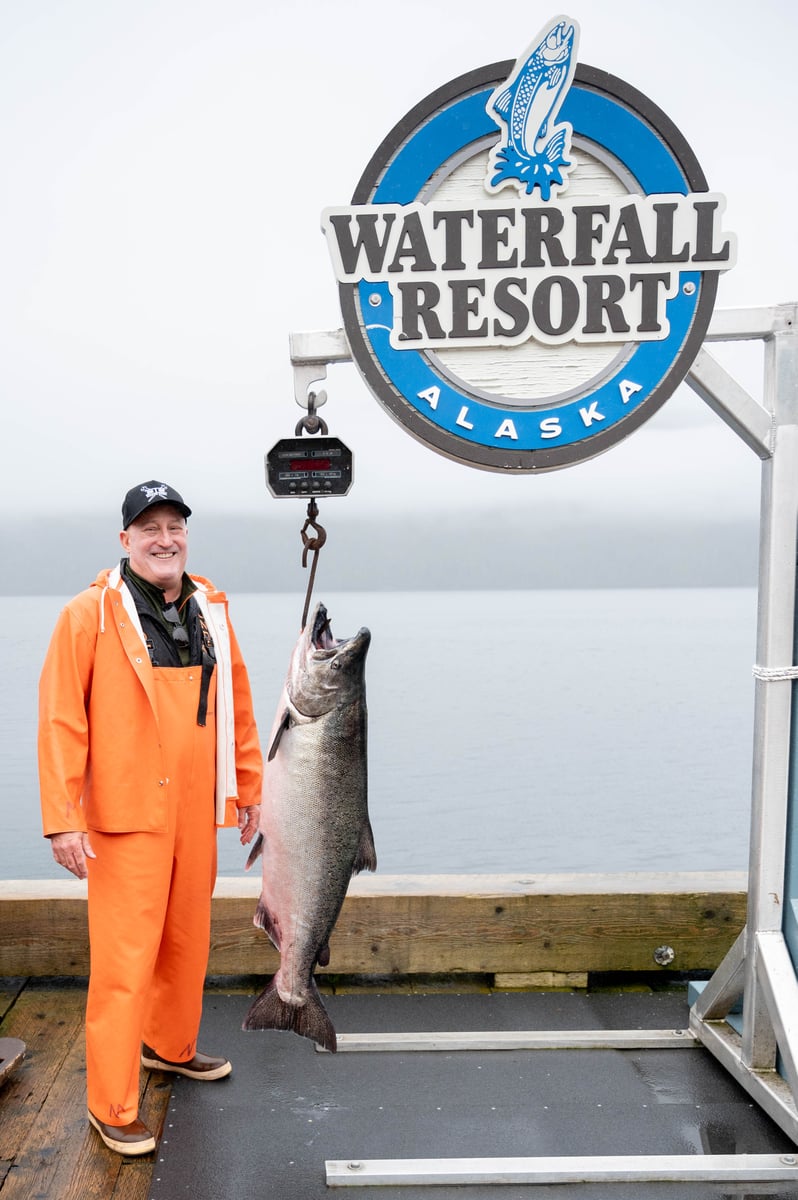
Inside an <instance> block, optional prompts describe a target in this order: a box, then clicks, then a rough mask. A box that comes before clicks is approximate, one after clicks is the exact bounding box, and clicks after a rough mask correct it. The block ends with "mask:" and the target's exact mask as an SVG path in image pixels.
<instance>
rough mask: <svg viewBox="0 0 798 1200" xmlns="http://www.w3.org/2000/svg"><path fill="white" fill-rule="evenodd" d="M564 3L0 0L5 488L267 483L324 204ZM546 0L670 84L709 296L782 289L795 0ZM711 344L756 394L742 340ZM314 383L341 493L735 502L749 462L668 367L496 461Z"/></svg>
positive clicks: (641, 507)
mask: <svg viewBox="0 0 798 1200" xmlns="http://www.w3.org/2000/svg"><path fill="white" fill-rule="evenodd" d="M557 11H558V10H557V9H556V8H554V7H552V6H551V5H549V4H541V3H529V0H505V2H504V3H503V4H502V5H500V6H496V5H486V4H484V3H478V2H477V0H420V2H414V0H405V2H404V3H403V4H402V5H400V6H394V7H393V8H386V7H384V6H378V5H375V4H373V3H368V2H359V0H336V2H335V3H328V2H327V0H292V2H291V3H274V2H266V0H204V2H203V0H137V2H136V3H135V4H116V3H108V2H107V0H70V2H69V3H63V2H55V0H50V2H48V0H26V2H25V3H24V4H22V3H15V4H10V3H7V4H5V5H3V6H2V7H0V153H1V154H2V161H3V165H4V175H5V186H4V188H3V189H2V191H0V238H1V239H2V248H1V250H0V258H1V260H2V271H0V388H1V389H2V399H3V410H2V411H3V417H4V431H3V441H2V445H3V470H2V473H0V499H1V500H2V508H3V512H4V513H5V514H9V513H14V512H16V511H19V510H20V509H25V510H27V511H28V512H31V513H34V514H36V513H41V514H52V513H54V512H71V511H86V512H88V511H91V512H98V511H105V510H111V511H113V512H114V513H116V512H117V510H118V507H119V502H120V499H121V493H122V492H123V491H124V490H125V489H126V488H127V487H128V486H130V485H131V484H133V483H136V482H139V481H140V480H142V479H145V478H149V477H150V476H152V475H154V476H156V477H161V478H166V479H168V480H169V481H170V482H172V483H173V484H174V485H175V486H177V487H178V488H180V490H181V491H183V493H184V495H185V496H186V498H187V499H188V500H189V503H190V504H192V506H194V508H195V510H197V511H198V512H199V511H202V509H205V510H208V511H213V512H216V513H233V512H251V513H255V512H261V513H262V512H264V511H268V508H269V506H270V505H272V506H276V505H277V504H278V502H277V501H273V500H271V498H270V497H269V496H268V494H267V492H266V489H265V486H264V480H263V463H262V456H263V452H264V450H265V449H267V448H268V447H269V446H270V445H271V444H272V443H273V442H274V441H275V440H277V438H278V437H282V436H288V435H290V434H291V433H293V427H294V424H295V422H296V420H297V419H298V416H299V415H300V411H299V409H298V408H297V406H296V405H295V403H294V401H293V398H292V375H291V370H290V364H289V359H288V334H289V332H290V331H292V330H293V331H295V330H309V329H334V328H336V327H338V326H339V325H340V324H341V319H340V315H339V312H338V306H337V293H336V288H335V284H334V280H333V274H332V269H331V266H330V263H329V259H328V255H327V250H326V246H325V243H324V239H323V237H322V235H321V233H320V229H319V217H320V213H321V210H322V209H323V208H324V207H325V206H327V205H334V204H341V203H346V202H347V201H348V200H349V198H350V196H351V194H352V190H353V188H354V186H355V184H356V182H357V180H358V178H359V176H360V174H361V172H362V170H363V168H364V166H365V165H366V163H367V162H368V160H369V159H370V157H371V155H372V153H373V152H374V150H375V149H376V148H377V146H378V145H379V143H380V141H381V140H382V138H383V137H384V136H385V135H386V134H387V133H388V132H389V131H390V130H391V128H392V127H393V125H394V124H395V123H396V121H397V120H398V119H399V118H400V117H402V116H403V115H404V114H405V113H406V112H407V111H408V110H409V109H410V108H412V107H413V106H414V105H415V104H416V103H417V102H418V101H419V100H421V99H423V97H424V96H426V95H427V94H428V93H429V92H430V91H432V90H433V89H435V88H436V87H438V86H439V85H441V84H443V83H445V82H447V81H448V80H450V79H452V78H454V77H455V76H457V75H459V74H462V73H463V72H465V71H467V70H470V69H472V68H476V67H479V66H482V65H485V64H487V63H490V62H494V61H497V60H501V59H512V58H515V57H516V56H517V55H519V54H520V53H521V52H522V51H523V50H524V49H525V48H526V46H527V45H528V44H529V42H530V40H531V38H532V37H533V36H534V35H535V33H536V32H537V30H538V29H539V28H540V27H541V26H542V24H543V22H544V21H546V20H547V19H548V18H550V17H552V16H553V15H555V14H556V13H557ZM565 11H567V12H568V13H569V14H570V15H572V16H574V17H575V18H576V19H577V20H578V21H579V22H580V25H581V45H580V53H579V58H580V61H581V62H584V63H588V64H590V65H592V66H596V67H601V68H604V69H606V70H608V71H609V72H611V73H612V74H614V75H617V76H619V77H620V78H622V79H624V80H626V81H627V82H629V83H631V84H632V85H634V86H635V87H637V88H639V89H640V90H642V91H643V92H645V93H646V94H647V95H648V96H649V97H650V98H651V99H652V100H653V101H654V102H655V103H657V104H658V105H659V106H660V107H661V108H663V109H664V110H665V112H666V113H667V114H668V116H669V117H670V118H671V119H672V120H673V121H674V122H675V123H676V125H677V126H678V127H679V128H680V129H681V131H682V133H683V134H684V135H685V136H686V138H687V140H688V142H689V143H690V145H691V146H692V148H693V150H694V151H695V153H696V155H697V157H698V159H699V161H700V163H701V165H702V167H703V169H704V171H705V173H706V176H707V179H708V182H709V186H710V189H711V190H713V191H719V192H722V193H724V194H725V195H726V197H727V200H728V205H727V211H726V216H725V218H724V228H726V229H728V230H730V231H733V232H734V233H736V235H737V238H738V264H737V266H736V267H735V268H734V269H733V270H732V271H730V272H729V273H727V274H726V275H725V276H723V277H722V278H721V283H720V292H719V303H718V306H719V307H722V308H730V307H742V306H749V305H763V304H771V303H777V302H781V301H787V300H795V299H798V271H797V270H796V266H797V265H798V237H797V236H796V229H795V222H794V219H793V207H794V204H795V196H796V195H797V194H798V179H797V178H796V175H797V174H798V169H797V168H796V156H795V154H794V150H793V143H794V114H795V111H796V98H798V86H797V85H796V76H797V74H798V73H796V69H795V63H794V55H795V48H796V45H798V36H797V35H798V8H796V6H795V5H794V4H793V3H792V2H791V0H781V2H777V0H760V2H759V3H757V4H756V5H753V4H750V3H740V2H738V0H704V2H702V3H700V4H697V3H695V0H668V2H667V3H664V2H663V3H659V2H656V3H655V2H652V0H628V2H627V0H603V2H599V0H592V2H591V0H583V2H582V3H579V4H576V5H572V6H571V7H570V8H566V10H565ZM717 353H718V356H719V357H720V356H721V352H720V350H718V351H717ZM727 361H728V362H730V363H732V364H733V366H734V369H735V371H736V372H737V373H738V375H739V377H740V378H741V381H742V382H744V383H745V385H746V386H747V387H749V389H750V390H752V391H754V392H755V393H756V394H758V392H759V389H760V371H761V353H760V352H759V351H758V349H757V348H755V347H751V346H748V347H744V348H742V349H741V350H735V351H734V352H733V353H731V355H727ZM327 390H328V393H329V402H328V404H327V407H326V409H325V412H324V415H325V417H326V418H327V420H328V422H329V424H330V431H331V433H334V434H337V435H339V436H341V437H342V438H344V439H345V440H346V441H347V442H348V443H349V444H350V445H351V446H352V448H353V449H354V450H355V453H356V484H355V487H354V489H353V491H352V493H351V496H350V497H349V498H348V499H347V500H346V501H343V500H339V501H336V502H335V504H336V505H346V508H347V517H348V518H349V517H352V516H357V517H360V516H363V515H365V514H370V513H380V512H385V511H388V510H408V511H412V512H413V513H415V514H418V513H423V512H425V511H427V512H429V513H431V514H433V515H434V513H435V512H437V511H441V510H443V509H445V510H446V511H457V510H458V509H467V508H475V507H479V508H481V509H483V510H492V509H495V510H497V511H500V510H507V509H508V508H510V507H512V508H514V509H517V508H518V506H519V505H522V506H528V509H529V512H530V514H533V515H534V517H535V519H537V520H545V518H546V514H549V513H552V512H556V513H557V514H558V516H559V517H562V516H563V514H565V515H568V514H570V515H571V517H572V518H573V519H574V520H575V521H577V522H578V521H579V520H580V516H581V515H582V514H585V516H586V517H587V515H590V516H591V518H595V517H596V515H597V514H598V515H599V516H600V517H602V518H604V517H606V519H607V520H611V519H612V518H613V516H619V515H623V516H625V517H628V516H629V515H630V514H633V515H634V517H635V518H636V519H640V518H642V519H644V520H645V519H646V518H647V517H648V516H651V517H652V519H656V520H667V519H669V518H679V519H680V520H681V519H683V518H685V517H689V516H690V514H692V513H697V514H701V515H702V516H704V517H706V516H712V515H714V516H715V517H718V518H723V519H727V520H730V521H733V520H735V519H737V518H740V519H746V518H750V517H751V515H752V514H755V512H756V508H757V504H758V495H759V464H758V461H757V460H756V458H755V456H754V455H753V454H752V453H751V452H750V451H748V450H747V449H746V448H745V447H743V446H742V444H741V443H740V442H739V441H738V439H737V438H736V437H735V436H734V435H733V434H732V433H731V432H730V431H729V430H728V429H727V428H726V427H725V426H723V425H722V424H721V422H720V421H719V420H718V419H717V418H716V417H714V416H713V415H712V414H711V413H709V412H708V411H707V410H705V409H704V407H703V405H702V404H701V402H700V401H699V400H698V398H697V397H695V396H694V395H693V393H692V392H690V391H688V390H687V389H685V388H682V389H680V391H679V392H678V393H677V395H676V396H675V397H673V398H672V399H671V400H670V401H669V402H668V403H667V404H666V406H665V408H664V409H663V411H662V412H661V413H660V414H658V415H657V416H656V417H655V418H653V419H652V420H651V421H650V422H649V423H648V424H647V425H646V426H644V427H643V429H641V430H640V431H639V432H638V433H636V434H634V435H633V436H632V437H631V438H629V439H627V441H625V442H624V443H623V444H622V445H620V446H618V447H616V448H614V449H612V450H610V451H609V452H608V453H607V454H604V455H602V456H601V457H600V458H598V459H596V460H594V461H592V462H590V463H586V464H582V465H580V466H577V467H572V468H570V469H567V470H564V471H557V472H553V473H549V474H547V475H545V476H542V477H535V478H530V477H522V478H513V479H508V478H506V477H504V476H497V475H494V474H490V473H487V472H481V471H477V470H475V469H473V468H469V467H465V466H460V465H458V464H455V463H452V462H449V461H448V460H446V459H444V458H442V457H440V456H439V455H436V454H434V453H433V452H432V451H430V450H427V449H425V448H423V447H420V446H419V445H417V444H416V443H415V442H414V441H413V440H412V439H411V438H410V437H409V435H408V434H406V433H405V432H404V431H403V430H401V429H399V428H398V427H397V426H396V425H395V424H394V423H393V422H392V420H391V419H390V418H389V417H388V416H387V415H386V414H385V413H384V412H383V411H382V409H381V408H380V407H379V405H378V403H377V401H376V400H374V399H373V398H372V397H371V396H370V395H369V393H368V392H367V390H366V388H365V386H364V385H363V384H362V383H361V382H360V380H359V377H358V376H357V373H356V371H355V370H354V368H353V367H351V366H334V367H331V368H330V370H329V374H328V382H327ZM400 456H401V460H402V464H403V469H404V472H405V473H404V474H402V472H401V471H400V470H399V469H398V467H396V466H395V465H394V464H395V460H396V459H397V458H398V457H400ZM408 479H410V480H411V481H412V482H411V486H409V487H408V486H407V480H408ZM284 503H289V502H284ZM331 506H332V502H331ZM330 520H331V521H332V520H334V518H333V516H332V515H330Z"/></svg>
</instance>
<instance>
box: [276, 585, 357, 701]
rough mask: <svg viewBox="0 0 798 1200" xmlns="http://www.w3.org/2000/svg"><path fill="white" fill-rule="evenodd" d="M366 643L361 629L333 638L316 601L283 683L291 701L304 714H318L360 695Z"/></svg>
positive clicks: (320, 605) (328, 620)
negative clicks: (352, 634) (285, 681)
mask: <svg viewBox="0 0 798 1200" xmlns="http://www.w3.org/2000/svg"><path fill="white" fill-rule="evenodd" d="M370 642H371V633H370V631H369V630H368V629H365V628H364V629H360V630H358V632H357V633H356V634H355V635H354V637H351V638H341V639H337V638H335V637H333V633H332V629H331V628H330V619H329V617H328V615H327V609H326V608H325V607H324V605H323V604H317V605H316V607H315V609H314V610H313V613H312V615H311V617H310V619H309V620H308V623H307V625H306V626H305V628H304V629H303V630H302V632H301V634H300V635H299V639H298V641H297V644H296V646H295V648H294V653H293V655H292V658H291V665H290V667H289V671H288V680H287V684H286V687H287V691H288V697H289V699H290V701H291V703H292V704H293V705H294V706H295V707H296V708H297V709H298V710H299V712H301V713H303V714H304V715H305V716H308V717H318V716H322V715H323V714H324V713H327V712H330V711H331V710H332V709H333V708H337V707H338V706H340V705H343V704H350V703H352V702H353V701H354V700H357V699H358V697H361V696H362V695H363V692H364V689H365V680H366V654H367V653H368V648H369V644H370Z"/></svg>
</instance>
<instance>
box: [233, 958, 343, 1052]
mask: <svg viewBox="0 0 798 1200" xmlns="http://www.w3.org/2000/svg"><path fill="white" fill-rule="evenodd" d="M276 978H277V976H275V977H274V979H272V980H271V981H270V983H269V984H268V986H267V987H265V988H264V989H263V991H262V992H261V994H260V995H259V996H258V997H257V998H256V999H255V1000H253V1002H252V1004H251V1005H250V1008H249V1012H248V1013H247V1015H246V1016H245V1017H244V1023H243V1025H242V1026H241V1028H242V1029H246V1030H252V1029H285V1030H290V1031H291V1032H292V1033H298V1034H299V1036H300V1037H305V1038H309V1039H310V1040H311V1041H312V1042H315V1043H316V1044H317V1045H318V1046H321V1047H322V1048H323V1049H324V1050H329V1051H330V1052H331V1053H335V1051H336V1050H337V1049H338V1042H337V1039H336V1036H335V1029H334V1028H333V1023H332V1021H331V1020H330V1018H329V1015H328V1013H327V1010H326V1008H325V1007H324V1005H323V1004H322V1000H321V996H320V995H319V990H318V988H317V987H316V984H315V982H314V981H313V980H312V979H311V981H310V990H309V992H308V997H307V1000H306V1002H305V1003H304V1004H301V1005H297V1004H287V1003H286V1001H285V1000H283V999H282V997H281V996H280V993H279V992H278V991H277V984H276V982H275V980H276Z"/></svg>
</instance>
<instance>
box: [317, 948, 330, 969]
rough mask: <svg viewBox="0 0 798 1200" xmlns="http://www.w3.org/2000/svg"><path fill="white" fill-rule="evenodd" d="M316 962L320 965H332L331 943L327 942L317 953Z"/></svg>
mask: <svg viewBox="0 0 798 1200" xmlns="http://www.w3.org/2000/svg"><path fill="white" fill-rule="evenodd" d="M316 962H317V963H318V964H319V966H320V967H328V966H329V965H330V943H329V942H325V943H324V945H323V946H322V948H321V950H319V952H318V954H317V955H316Z"/></svg>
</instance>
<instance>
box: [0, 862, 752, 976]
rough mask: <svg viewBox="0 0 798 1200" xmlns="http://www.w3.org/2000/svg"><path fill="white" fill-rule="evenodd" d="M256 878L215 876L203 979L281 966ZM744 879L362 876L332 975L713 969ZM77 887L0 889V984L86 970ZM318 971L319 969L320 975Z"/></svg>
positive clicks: (338, 940)
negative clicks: (667, 961) (661, 954)
mask: <svg viewBox="0 0 798 1200" xmlns="http://www.w3.org/2000/svg"><path fill="white" fill-rule="evenodd" d="M257 891H258V885H257V881H251V880H246V881H244V882H243V883H242V882H241V881H239V880H231V879H222V880H219V881H218V883H217V889H216V893H215V894H214V900H213V916H212V930H211V951H210V960H209V964H208V973H209V974H210V975H247V974H253V975H264V974H269V973H271V972H272V971H274V970H275V969H276V966H277V963H278V958H277V954H276V952H275V951H274V950H273V948H272V947H271V945H270V943H269V942H268V939H267V938H266V937H265V936H264V935H263V934H262V933H261V931H260V930H257V929H255V928H254V926H253V924H252V915H253V912H254V910H255V904H256V899H257ZM745 908H746V891H745V876H744V875H742V874H740V873H731V872H723V873H717V874H708V875H703V874H693V875H687V874H685V875H674V874H671V873H664V874H661V875H651V876H644V875H624V876H619V875H607V876H578V875H571V876H545V875H542V876H534V877H529V878H526V877H516V876H479V875H475V876H432V877H424V876H379V875H377V876H374V877H362V876H358V877H357V878H356V879H354V880H353V881H352V884H351V886H350V890H349V894H348V895H347V897H346V900H345V902H344V906H343V909H342V911H341V915H340V917H339V919H338V923H337V925H336V928H335V932H334V934H333V937H332V939H331V942H330V950H331V957H330V965H329V968H327V971H328V972H329V973H332V974H351V975H359V974H363V975H414V974H431V973H441V972H448V973H453V974H495V973H501V974H520V975H525V974H534V973H540V972H547V971H556V972H558V973H560V974H563V973H568V972H583V973H584V972H587V973H590V972H594V973H595V972H608V971H612V972H615V971H629V972H640V971H652V970H657V964H656V961H655V959H654V952H655V950H657V948H658V947H660V946H662V945H668V946H670V947H672V949H673V951H674V958H673V960H672V963H671V969H672V970H674V971H694V970H713V969H714V968H715V967H716V966H718V964H719V963H720V962H721V961H722V959H723V957H724V955H725V954H726V951H727V950H728V949H729V947H730V946H731V945H732V943H733V942H734V940H735V938H736V937H737V934H738V933H739V932H740V929H741V928H742V926H743V924H744V922H745ZM88 969H89V960H88V937H87V931H86V899H85V889H84V890H83V891H81V885H79V884H78V883H77V881H74V882H69V881H63V882H60V881H59V882H58V883H55V882H48V883H44V882H43V881H42V882H39V883H36V884H32V885H30V886H24V884H19V883H17V884H15V883H6V884H0V976H1V975H25V976H51V975H77V976H80V975H85V974H87V973H88ZM321 973H322V974H323V972H321Z"/></svg>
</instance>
